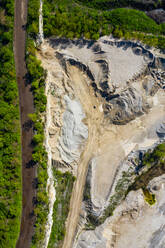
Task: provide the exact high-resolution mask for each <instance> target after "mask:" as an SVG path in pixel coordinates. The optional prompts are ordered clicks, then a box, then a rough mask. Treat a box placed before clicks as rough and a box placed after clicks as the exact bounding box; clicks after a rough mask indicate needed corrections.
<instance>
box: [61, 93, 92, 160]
mask: <svg viewBox="0 0 165 248" xmlns="http://www.w3.org/2000/svg"><path fill="white" fill-rule="evenodd" d="M64 100H65V104H66V110H65V112H64V114H63V127H62V136H61V137H60V147H59V150H60V154H61V158H62V160H64V161H65V162H66V163H71V162H73V161H74V160H77V159H79V157H80V150H81V149H80V148H81V145H82V144H83V141H85V140H86V139H87V138H88V128H87V126H85V125H84V124H83V122H82V120H83V119H84V118H85V114H84V113H83V110H82V107H81V104H80V103H79V102H77V101H75V100H74V101H72V100H71V99H70V98H69V97H68V96H64Z"/></svg>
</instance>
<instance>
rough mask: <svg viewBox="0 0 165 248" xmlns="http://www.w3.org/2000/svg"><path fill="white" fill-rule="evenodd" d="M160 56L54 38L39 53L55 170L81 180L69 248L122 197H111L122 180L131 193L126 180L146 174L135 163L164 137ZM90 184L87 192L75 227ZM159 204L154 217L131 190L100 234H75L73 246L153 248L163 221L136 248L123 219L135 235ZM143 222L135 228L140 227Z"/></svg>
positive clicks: (130, 46)
mask: <svg viewBox="0 0 165 248" xmlns="http://www.w3.org/2000/svg"><path fill="white" fill-rule="evenodd" d="M156 54H158V52H157V51H153V50H151V49H150V50H149V49H148V48H146V47H143V46H142V45H141V44H138V43H135V42H131V41H119V40H115V39H113V38H111V37H102V38H101V39H99V40H98V41H97V42H93V41H87V40H83V39H81V40H73V41H71V40H67V39H51V40H48V41H47V42H45V43H44V44H43V45H42V51H41V52H40V54H38V56H39V57H40V59H41V60H42V64H43V67H44V68H45V69H46V70H48V72H49V73H48V76H49V83H50V85H49V90H48V92H47V96H48V97H49V100H50V101H49V102H50V112H51V117H52V118H51V123H50V126H49V132H48V134H49V146H50V148H51V154H52V165H53V166H55V167H58V168H59V169H60V170H63V171H68V170H69V171H71V172H72V173H73V174H74V175H75V176H76V177H77V181H76V182H75V186H74V188H73V195H72V199H71V204H73V205H72V206H71V209H70V213H69V217H68V218H69V219H68V221H67V232H66V237H65V240H64V248H66V247H67V248H70V247H72V239H73V238H74V237H75V232H76V233H77V234H80V233H81V230H82V228H84V225H85V223H86V222H87V220H88V214H89V213H90V214H91V216H92V217H93V218H95V219H96V220H97V219H99V218H100V217H102V214H103V213H104V210H105V209H106V208H107V206H109V202H110V199H111V198H112V197H113V196H114V194H116V189H117V190H118V195H117V197H116V195H115V197H116V198H113V200H114V199H115V200H116V199H117V200H119V196H120V190H121V182H122V183H123V189H125V190H127V188H128V185H129V182H131V180H133V179H134V177H135V176H136V175H137V174H138V173H140V171H141V164H140V162H138V163H137V160H139V161H141V156H143V153H144V152H145V151H146V150H148V149H149V148H151V149H152V148H153V147H154V146H155V145H156V144H159V143H161V142H163V140H164V137H165V124H164V121H165V107H164V106H165V91H164V87H165V74H164V70H165V58H164V57H163V55H162V57H160V55H159V56H158V55H156ZM88 165H89V170H88ZM87 170H88V174H87ZM86 174H87V180H86ZM126 174H127V175H126ZM123 175H126V176H125V177H124V181H122V176H123ZM85 180H86V184H87V191H86V192H85V193H84V202H83V210H82V212H81V218H80V222H79V225H77V228H76V224H77V220H78V216H79V214H80V211H79V209H80V206H81V201H82V198H83V189H84V184H85ZM155 187H158V186H157V185H155ZM157 192H159V191H157ZM120 198H121V199H120V201H121V200H122V199H124V198H122V197H120ZM158 198H159V193H158ZM120 201H119V203H120ZM131 202H132V203H131ZM75 206H76V208H75ZM115 206H117V205H115ZM157 206H158V205H155V206H154V207H153V208H152V209H155V210H153V212H152V211H151V212H150V210H149V209H150V207H149V206H148V205H147V204H146V203H145V202H144V197H143V194H142V191H140V190H139V191H138V192H131V193H129V195H128V197H127V199H126V200H125V201H123V203H121V205H120V206H119V207H118V208H117V209H116V210H115V211H116V212H115V214H114V216H113V217H110V218H108V219H107V220H106V221H105V222H104V224H102V225H100V226H98V227H97V228H96V229H95V230H93V231H85V232H82V234H81V235H80V236H79V237H78V236H76V237H77V239H76V243H75V244H74V246H73V247H77V248H80V247H81V248H89V247H90V248H91V247H92V248H93V247H97V248H98V247H101V248H104V247H117V248H118V247H119V248H120V247H122V248H123V247H124V248H125V247H128V248H129V247H131V248H132V247H136V248H138V247H139V248H141V247H143V246H144V247H149V248H150V246H149V245H150V241H151V242H153V241H152V237H154V233H155V232H157V230H158V229H159V233H160V232H161V229H160V228H161V224H162V222H161V221H160V216H158V219H157V221H158V222H159V224H160V223H161V224H160V225H158V226H157V227H156V228H157V229H155V228H154V227H153V228H152V230H151V235H150V236H149V234H147V235H148V236H147V238H146V239H145V240H144V245H143V243H141V241H139V243H138V240H139V239H141V238H140V237H141V235H142V232H141V233H140V234H139V236H138V238H137V240H136V245H135V246H134V245H133V239H131V237H130V236H129V232H127V231H126V228H125V224H124V223H125V222H124V220H125V219H124V218H126V221H127V222H128V226H129V230H130V233H131V230H132V233H133V235H134V236H135V230H136V229H135V227H134V226H135V225H136V220H138V218H140V219H139V221H140V222H141V223H143V218H142V216H143V217H144V216H145V214H146V219H145V221H146V222H145V221H144V223H147V224H146V225H149V219H150V218H151V215H152V214H153V215H154V216H157V214H156V213H157V212H156V211H157ZM161 206H162V205H161ZM143 210H144V212H143ZM154 211H155V212H154ZM162 211H163V210H162ZM141 213H142V215H141ZM139 216H140V217H139ZM147 216H148V217H147ZM149 216H150V217H149ZM155 218H157V217H155ZM120 221H121V223H122V225H121V229H120V225H119V224H118V223H120ZM140 222H138V225H139V226H138V228H142V227H141V224H140ZM132 223H134V226H133V227H132V225H133V224H132ZM116 226H117V228H118V229H117V230H116V229H115V227H116ZM76 230H77V231H76ZM142 230H143V232H144V228H142ZM162 230H164V229H162ZM117 233H118V234H120V235H117ZM155 235H157V234H155ZM155 237H156V238H155V239H157V236H155ZM123 239H124V240H123ZM127 241H128V242H130V243H128V242H127ZM122 242H123V244H124V246H122ZM162 242H163V241H160V247H161V245H162V244H163V243H162ZM151 247H152V246H151Z"/></svg>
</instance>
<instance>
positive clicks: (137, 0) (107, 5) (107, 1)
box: [76, 0, 165, 11]
mask: <svg viewBox="0 0 165 248" xmlns="http://www.w3.org/2000/svg"><path fill="white" fill-rule="evenodd" d="M76 2H77V3H81V4H83V5H85V6H88V7H90V8H96V9H99V10H110V9H113V8H121V7H130V8H131V7H132V8H135V9H139V10H143V11H144V10H153V9H156V8H163V7H165V2H163V0H155V1H143V0H119V1H116V0H76Z"/></svg>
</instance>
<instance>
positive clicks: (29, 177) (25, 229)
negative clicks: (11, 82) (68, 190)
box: [14, 0, 36, 248]
mask: <svg viewBox="0 0 165 248" xmlns="http://www.w3.org/2000/svg"><path fill="white" fill-rule="evenodd" d="M27 4H28V0H16V1H15V22H14V54H15V65H16V75H17V82H18V89H19V104H20V117H21V129H22V187H23V188H22V189H23V193H22V194H23V205H22V219H21V230H20V236H19V239H18V241H17V245H16V247H17V248H29V247H30V242H31V238H32V234H33V225H34V216H33V208H34V206H33V197H34V196H35V195H36V189H35V188H34V186H33V182H34V179H35V177H36V168H35V166H33V164H32V149H33V148H32V146H31V141H32V137H33V129H32V125H31V123H30V120H29V118H28V114H29V113H33V112H34V105H33V95H32V92H31V90H30V85H28V84H27V83H26V80H25V75H26V73H27V70H26V63H25V41H26V31H25V29H24V28H23V27H24V25H25V24H26V21H27Z"/></svg>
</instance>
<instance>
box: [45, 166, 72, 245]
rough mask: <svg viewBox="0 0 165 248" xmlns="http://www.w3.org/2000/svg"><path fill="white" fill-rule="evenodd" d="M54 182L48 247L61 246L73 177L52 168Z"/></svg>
mask: <svg viewBox="0 0 165 248" xmlns="http://www.w3.org/2000/svg"><path fill="white" fill-rule="evenodd" d="M54 177H55V184H56V201H55V203H54V208H53V226H52V232H51V236H50V240H49V244H48V248H52V247H58V248H60V247H62V242H63V239H64V235H65V222H66V219H67V216H68V212H69V204H70V197H71V193H72V188H73V183H74V181H75V177H74V176H73V175H72V174H71V173H69V172H66V173H61V172H60V171H58V170H56V169H54Z"/></svg>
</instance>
